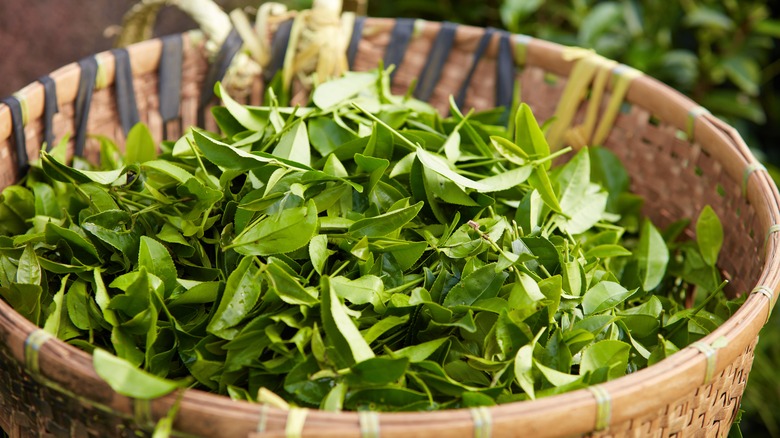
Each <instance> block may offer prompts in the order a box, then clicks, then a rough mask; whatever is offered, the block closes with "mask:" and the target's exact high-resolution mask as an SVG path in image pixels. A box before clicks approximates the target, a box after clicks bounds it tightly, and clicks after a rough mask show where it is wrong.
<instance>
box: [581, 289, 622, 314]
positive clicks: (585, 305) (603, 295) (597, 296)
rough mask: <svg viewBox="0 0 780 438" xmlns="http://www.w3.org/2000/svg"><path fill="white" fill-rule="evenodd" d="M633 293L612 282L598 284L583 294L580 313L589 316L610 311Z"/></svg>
mask: <svg viewBox="0 0 780 438" xmlns="http://www.w3.org/2000/svg"><path fill="white" fill-rule="evenodd" d="M634 292H635V291H634V290H627V289H626V288H624V287H623V286H621V285H620V284H619V283H615V282H613V281H601V282H598V283H596V285H595V286H593V287H591V288H590V289H588V291H587V292H585V295H584V296H583V298H582V311H583V312H584V313H585V315H591V314H593V313H598V312H602V311H604V310H607V309H611V308H613V307H615V306H617V305H618V304H620V303H622V302H623V301H625V300H626V298H628V297H630V296H631V295H633V294H634Z"/></svg>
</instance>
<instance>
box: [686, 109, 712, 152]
mask: <svg viewBox="0 0 780 438" xmlns="http://www.w3.org/2000/svg"><path fill="white" fill-rule="evenodd" d="M708 114H710V111H709V110H708V109H707V108H704V107H703V106H695V107H693V108H691V109H690V111H688V121H687V123H686V127H685V135H686V137H688V141H689V142H691V143H693V139H694V130H695V128H696V119H698V118H699V117H701V116H704V115H708Z"/></svg>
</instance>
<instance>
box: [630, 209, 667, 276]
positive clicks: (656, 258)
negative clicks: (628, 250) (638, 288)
mask: <svg viewBox="0 0 780 438" xmlns="http://www.w3.org/2000/svg"><path fill="white" fill-rule="evenodd" d="M636 260H637V263H638V264H639V278H640V279H641V280H642V289H644V290H646V291H648V290H652V289H655V287H656V286H658V285H659V284H660V283H661V281H662V280H663V279H664V275H666V266H667V264H668V263H669V249H668V248H667V247H666V242H665V241H664V238H663V236H662V235H661V233H659V232H658V230H657V229H656V228H655V227H654V226H653V224H652V223H651V222H650V221H649V220H645V222H644V223H643V224H642V232H641V233H640V235H639V245H638V246H637V249H636Z"/></svg>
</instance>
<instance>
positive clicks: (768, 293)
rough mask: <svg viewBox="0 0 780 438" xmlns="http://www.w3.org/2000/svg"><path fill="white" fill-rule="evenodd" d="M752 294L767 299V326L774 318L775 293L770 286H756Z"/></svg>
mask: <svg viewBox="0 0 780 438" xmlns="http://www.w3.org/2000/svg"><path fill="white" fill-rule="evenodd" d="M773 226H774V225H773ZM750 294H751V295H753V294H760V295H763V296H765V297H766V298H767V300H768V305H769V309H768V310H767V313H766V322H765V323H764V324H766V323H767V322H769V318H770V317H771V316H772V302H773V301H774V299H775V291H774V290H772V289H771V288H770V287H769V286H764V285H759V286H756V287H755V288H754V289H753V291H752V292H750Z"/></svg>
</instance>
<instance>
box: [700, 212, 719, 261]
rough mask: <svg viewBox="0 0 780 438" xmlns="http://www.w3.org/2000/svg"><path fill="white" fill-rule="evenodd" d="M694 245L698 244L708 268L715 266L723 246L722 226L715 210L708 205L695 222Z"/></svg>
mask: <svg viewBox="0 0 780 438" xmlns="http://www.w3.org/2000/svg"><path fill="white" fill-rule="evenodd" d="M696 243H698V244H699V251H700V252H701V256H702V258H703V259H704V261H705V262H706V263H707V264H708V265H710V266H715V264H716V263H717V262H718V254H720V248H721V247H722V246H723V225H721V223H720V219H719V218H718V215H717V213H715V210H713V209H712V207H710V206H709V205H705V206H704V208H703V209H702V211H701V213H699V219H698V220H697V221H696Z"/></svg>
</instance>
